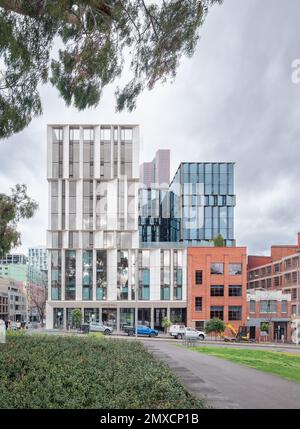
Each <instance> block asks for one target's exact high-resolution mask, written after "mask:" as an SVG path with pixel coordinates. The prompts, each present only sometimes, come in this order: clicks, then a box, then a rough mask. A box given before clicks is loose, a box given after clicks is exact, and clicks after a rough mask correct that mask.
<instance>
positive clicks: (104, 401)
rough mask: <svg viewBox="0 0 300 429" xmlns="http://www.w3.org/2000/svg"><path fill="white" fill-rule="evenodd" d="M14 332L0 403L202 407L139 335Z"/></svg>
mask: <svg viewBox="0 0 300 429" xmlns="http://www.w3.org/2000/svg"><path fill="white" fill-rule="evenodd" d="M98 338H99V337H98V336H97V341H95V336H94V335H93V336H92V337H91V338H90V337H89V336H87V337H75V336H73V337H65V336H54V335H44V336H43V335H39V334H35V335H31V336H29V335H21V336H19V335H12V336H10V337H9V338H8V341H7V343H6V344H3V345H2V347H1V353H0V408H96V409H111V408H145V409H149V408H158V409H159V408H202V407H203V404H202V402H201V401H199V400H196V399H194V398H192V397H191V396H190V395H189V394H188V393H187V392H186V391H185V390H184V388H183V386H182V385H181V383H180V382H179V380H178V379H177V377H176V376H175V375H173V374H172V373H171V371H170V369H169V368H168V367H167V366H166V365H165V364H164V363H162V362H159V361H157V360H156V359H155V358H154V357H153V356H152V355H151V354H150V353H148V351H147V350H146V349H145V348H144V346H143V345H142V344H141V343H139V342H135V341H128V340H114V339H110V340H109V341H98Z"/></svg>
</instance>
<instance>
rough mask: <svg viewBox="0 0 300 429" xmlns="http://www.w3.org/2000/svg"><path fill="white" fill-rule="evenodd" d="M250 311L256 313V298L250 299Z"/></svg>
mask: <svg viewBox="0 0 300 429" xmlns="http://www.w3.org/2000/svg"><path fill="white" fill-rule="evenodd" d="M250 313H255V301H254V299H251V300H250Z"/></svg>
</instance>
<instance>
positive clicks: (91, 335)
mask: <svg viewBox="0 0 300 429" xmlns="http://www.w3.org/2000/svg"><path fill="white" fill-rule="evenodd" d="M88 337H89V338H91V339H94V340H103V339H104V338H105V335H104V334H102V333H101V332H89V335H88Z"/></svg>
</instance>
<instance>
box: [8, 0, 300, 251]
mask: <svg viewBox="0 0 300 429" xmlns="http://www.w3.org/2000/svg"><path fill="white" fill-rule="evenodd" d="M299 20H300V2H299V0H288V2H282V0H263V1H261V0H243V1H241V0H225V1H224V4H223V5H222V6H215V7H214V8H213V9H211V11H210V13H209V15H208V18H207V20H206V22H205V24H204V27H203V28H202V31H201V40H200V41H199V43H198V48H197V51H196V53H195V55H194V57H193V58H192V59H189V60H185V61H183V62H182V64H181V67H180V69H179V70H178V75H177V78H176V81H175V83H173V84H166V85H163V86H162V85H160V86H158V87H156V88H155V89H154V90H153V91H151V92H145V93H144V94H143V95H142V96H141V97H140V98H139V100H138V107H137V109H136V110H135V111H134V112H133V113H131V114H129V113H122V114H116V113H115V99H114V96H113V92H114V89H115V88H114V87H109V88H107V90H106V91H105V92H104V97H103V99H102V102H101V104H100V105H99V107H98V108H96V109H90V110H86V111H84V112H77V111H75V110H74V109H71V108H67V107H65V105H64V103H63V101H62V100H61V99H59V98H58V93H57V91H56V90H55V89H53V88H52V87H50V86H47V87H44V88H43V89H42V100H43V106H44V114H43V115H42V116H41V117H39V118H37V119H36V120H34V121H33V122H32V124H31V125H30V127H28V128H27V129H26V130H25V131H23V132H22V133H19V134H17V135H14V136H13V137H11V138H10V139H8V140H5V141H1V142H0V159H1V169H0V192H7V191H8V190H9V188H10V187H11V186H13V185H15V184H16V183H26V184H27V185H28V188H29V193H30V195H31V196H32V197H33V198H35V199H36V200H38V201H39V203H40V209H39V212H38V213H37V214H36V216H35V217H34V218H33V219H31V220H29V221H26V222H24V223H22V225H21V228H20V230H21V233H22V243H23V244H22V247H21V248H20V249H17V250H18V251H26V249H27V247H29V246H35V245H38V244H45V241H46V232H45V231H46V228H47V222H48V219H47V181H46V124H47V123H56V122H59V123H64V122H66V123H69V122H71V123H138V124H140V127H141V137H142V142H141V146H142V150H141V161H148V160H151V159H152V157H153V155H154V153H155V151H156V150H157V149H159V148H170V149H171V167H172V171H171V176H172V175H173V173H174V172H175V170H176V168H177V166H178V164H179V163H180V162H181V161H199V162H204V161H234V162H236V167H235V190H236V194H237V207H236V210H235V238H236V239H237V244H238V245H247V246H248V251H249V253H265V252H268V250H269V246H270V245H271V244H276V243H277V244H282V243H289V244H293V243H294V242H295V240H296V233H297V232H298V231H300V199H299V183H300V168H299V161H300V144H299V143H300V139H299V135H300V120H299V118H300V84H298V85H296V84H294V83H293V82H292V79H291V75H292V67H291V64H292V61H293V60H294V59H296V58H300V40H299V39H300V36H299Z"/></svg>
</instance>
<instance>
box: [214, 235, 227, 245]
mask: <svg viewBox="0 0 300 429" xmlns="http://www.w3.org/2000/svg"><path fill="white" fill-rule="evenodd" d="M213 242H214V246H215V247H224V246H225V240H224V238H223V237H222V235H221V234H218V235H217V236H216V237H215V238H214V239H213Z"/></svg>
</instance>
